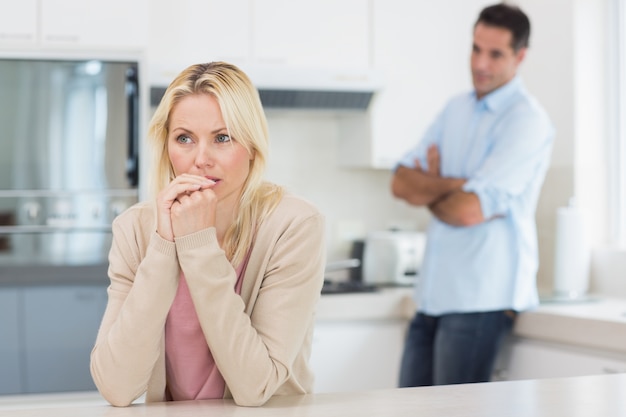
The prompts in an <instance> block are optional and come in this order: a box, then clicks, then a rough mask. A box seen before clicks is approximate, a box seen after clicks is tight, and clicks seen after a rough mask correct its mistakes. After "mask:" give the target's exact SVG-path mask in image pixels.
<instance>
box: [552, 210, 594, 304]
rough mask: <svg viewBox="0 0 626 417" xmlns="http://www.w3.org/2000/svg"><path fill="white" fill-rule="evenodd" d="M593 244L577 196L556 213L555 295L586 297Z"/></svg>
mask: <svg viewBox="0 0 626 417" xmlns="http://www.w3.org/2000/svg"><path fill="white" fill-rule="evenodd" d="M590 254H591V251H590V249H589V245H588V242H587V236H586V232H585V219H584V213H583V211H582V210H581V209H580V208H579V207H577V206H576V204H575V202H574V200H573V199H571V200H570V204H569V206H567V207H559V208H558V210H557V215H556V239H555V253H554V295H555V296H557V297H559V298H567V299H577V298H581V297H584V296H585V295H586V293H587V290H588V289H589V264H590Z"/></svg>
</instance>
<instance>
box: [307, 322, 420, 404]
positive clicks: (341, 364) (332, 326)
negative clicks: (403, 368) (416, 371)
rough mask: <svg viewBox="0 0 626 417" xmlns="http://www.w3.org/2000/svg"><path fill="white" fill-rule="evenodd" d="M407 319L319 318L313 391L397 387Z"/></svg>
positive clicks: (312, 363)
mask: <svg viewBox="0 0 626 417" xmlns="http://www.w3.org/2000/svg"><path fill="white" fill-rule="evenodd" d="M407 326H408V322H407V321H406V320H401V319H389V320H320V321H318V322H317V323H316V325H315V335H314V338H313V346H312V353H311V361H310V363H311V367H312V369H313V372H314V373H315V388H314V390H315V392H316V393H317V392H342V391H358V390H371V389H385V388H396V387H397V386H398V375H399V370H400V360H401V355H402V350H403V346H404V337H405V333H406V328H407Z"/></svg>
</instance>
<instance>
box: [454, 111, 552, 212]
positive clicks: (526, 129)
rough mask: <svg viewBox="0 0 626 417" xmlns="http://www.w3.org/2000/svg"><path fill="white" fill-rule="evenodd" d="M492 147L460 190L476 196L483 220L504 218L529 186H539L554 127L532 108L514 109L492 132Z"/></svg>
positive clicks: (547, 157)
mask: <svg viewBox="0 0 626 417" xmlns="http://www.w3.org/2000/svg"><path fill="white" fill-rule="evenodd" d="M493 135H494V137H495V138H497V140H494V143H493V148H492V151H491V153H490V154H489V156H488V157H487V159H486V160H485V161H484V163H483V164H482V165H481V167H480V168H479V169H478V170H477V171H476V172H474V173H473V175H472V176H471V177H470V178H468V181H467V182H466V183H465V184H464V185H463V191H465V192H472V193H475V194H476V195H477V196H478V198H479V200H480V205H481V210H482V214H483V217H485V218H492V217H495V216H500V215H506V214H507V213H508V212H509V210H510V209H511V204H512V202H513V201H515V200H516V199H517V198H518V197H519V196H520V195H522V194H523V193H524V191H526V190H527V189H528V188H529V187H537V186H540V185H541V183H542V182H543V177H544V175H543V174H544V173H545V170H546V169H547V167H548V164H549V161H550V152H551V149H552V141H553V136H554V128H553V127H552V125H551V123H550V121H549V120H548V119H547V118H545V117H542V116H541V114H540V113H538V112H536V111H532V109H531V108H527V107H522V108H519V109H513V110H512V111H511V112H510V113H509V114H508V115H507V117H505V118H504V119H503V120H502V122H501V123H499V124H498V125H497V126H496V127H495V129H494V132H493Z"/></svg>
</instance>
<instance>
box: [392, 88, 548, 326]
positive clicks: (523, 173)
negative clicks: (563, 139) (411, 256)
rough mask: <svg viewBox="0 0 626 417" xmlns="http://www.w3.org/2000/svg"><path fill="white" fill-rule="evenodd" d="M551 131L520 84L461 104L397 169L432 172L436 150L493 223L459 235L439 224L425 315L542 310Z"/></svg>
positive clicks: (421, 295)
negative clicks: (544, 193)
mask: <svg viewBox="0 0 626 417" xmlns="http://www.w3.org/2000/svg"><path fill="white" fill-rule="evenodd" d="M553 139H554V128H553V126H552V123H551V122H550V119H549V117H548V115H547V114H546V112H545V111H544V110H543V108H542V107H541V106H540V104H539V103H538V102H537V101H536V100H535V99H534V98H533V97H531V96H530V95H529V93H528V92H527V91H526V89H525V88H524V86H523V83H522V80H521V79H520V78H519V77H515V78H514V79H513V80H511V81H510V82H509V83H507V84H506V85H504V86H502V87H500V88H498V89H497V90H495V91H493V92H492V93H490V94H488V95H486V96H485V97H483V98H482V99H481V100H476V95H475V93H473V92H472V93H468V94H463V95H459V96H456V97H454V98H453V99H451V100H450V101H449V102H448V104H447V105H446V106H445V108H444V109H443V111H442V112H441V113H440V114H439V116H438V117H437V119H436V120H435V121H434V123H433V124H432V125H431V126H430V127H429V129H428V130H427V131H426V134H425V136H424V137H423V139H422V141H421V142H420V143H419V144H418V146H417V147H416V148H415V149H413V150H411V151H410V152H409V153H407V154H406V155H405V156H404V157H403V158H402V159H401V161H400V162H399V164H400V165H405V166H408V167H414V166H415V164H414V161H415V160H416V159H418V160H419V161H420V164H421V166H422V167H427V161H426V151H427V149H428V146H429V145H431V144H436V145H437V146H438V147H439V152H440V155H441V165H440V171H441V175H442V176H443V177H456V178H466V179H467V180H468V181H467V182H466V183H465V185H464V186H463V190H464V191H467V192H473V193H475V194H476V195H477V196H478V198H479V200H480V206H481V209H482V214H483V216H484V217H485V219H490V220H487V221H485V222H483V223H481V224H478V225H475V226H470V227H457V226H451V225H449V224H447V223H444V222H442V221H440V220H438V219H437V218H435V217H434V216H433V219H432V221H431V223H430V225H429V227H428V241H427V245H426V250H425V253H424V261H423V265H422V270H421V272H420V275H419V276H418V281H417V285H416V287H415V288H416V290H415V291H416V292H415V296H416V302H417V305H418V308H419V309H420V310H421V311H422V312H424V313H426V314H430V315H440V314H445V313H453V312H457V313H459V312H460V313H462V312H478V311H493V310H503V309H513V310H516V311H522V310H526V309H529V308H533V307H535V306H536V305H537V304H538V296H537V286H536V274H537V268H538V263H539V259H538V258H539V257H538V250H537V231H536V224H535V210H536V207H537V200H538V198H539V193H540V190H541V186H542V184H543V180H544V177H545V173H546V170H547V168H548V165H549V163H550V154H551V151H552V143H553Z"/></svg>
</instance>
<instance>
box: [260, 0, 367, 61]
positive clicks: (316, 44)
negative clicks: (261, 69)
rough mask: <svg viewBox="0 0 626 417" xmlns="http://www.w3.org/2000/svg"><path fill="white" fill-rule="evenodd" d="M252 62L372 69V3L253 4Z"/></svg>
mask: <svg viewBox="0 0 626 417" xmlns="http://www.w3.org/2000/svg"><path fill="white" fill-rule="evenodd" d="M253 7H254V13H253V24H252V27H253V28H254V37H253V38H252V39H253V48H252V55H253V60H254V63H256V64H261V65H265V64H269V65H280V66H288V67H306V68H330V69H344V68H358V69H366V68H368V67H369V64H370V62H369V58H370V30H369V29H370V10H369V1H368V0H316V1H311V0H254V1H253Z"/></svg>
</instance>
